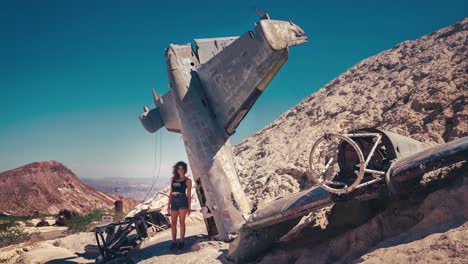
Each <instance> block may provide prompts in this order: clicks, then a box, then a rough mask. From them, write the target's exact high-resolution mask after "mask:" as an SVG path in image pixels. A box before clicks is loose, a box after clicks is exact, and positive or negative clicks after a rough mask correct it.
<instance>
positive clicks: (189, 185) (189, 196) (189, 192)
mask: <svg viewBox="0 0 468 264" xmlns="http://www.w3.org/2000/svg"><path fill="white" fill-rule="evenodd" d="M191 204H192V181H191V180H190V179H187V216H189V215H190V208H191V206H190V205H191Z"/></svg>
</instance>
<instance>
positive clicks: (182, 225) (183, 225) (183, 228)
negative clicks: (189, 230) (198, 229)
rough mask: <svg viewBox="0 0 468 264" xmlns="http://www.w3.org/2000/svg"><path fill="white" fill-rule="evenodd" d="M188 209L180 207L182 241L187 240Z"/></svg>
mask: <svg viewBox="0 0 468 264" xmlns="http://www.w3.org/2000/svg"><path fill="white" fill-rule="evenodd" d="M186 213H187V209H179V223H180V241H181V242H184V240H185V214H186Z"/></svg>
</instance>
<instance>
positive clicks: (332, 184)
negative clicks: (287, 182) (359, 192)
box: [309, 128, 429, 195]
mask: <svg viewBox="0 0 468 264" xmlns="http://www.w3.org/2000/svg"><path fill="white" fill-rule="evenodd" d="M428 148H429V146H427V145H426V144H424V143H422V142H419V141H416V140H414V139H411V138H408V137H405V136H401V135H398V134H395V133H392V132H389V131H385V130H379V129H372V128H371V129H360V130H355V131H351V132H350V133H348V134H342V135H340V134H333V133H329V134H325V135H324V136H323V137H321V138H320V139H319V140H317V142H316V143H315V144H314V146H313V147H312V150H311V152H310V156H309V167H310V172H309V177H310V178H311V179H312V180H313V181H315V182H316V183H317V184H318V185H320V186H321V187H322V188H324V189H326V190H327V191H329V192H331V193H334V194H337V195H342V194H348V193H350V192H352V191H353V190H356V189H367V188H372V187H374V186H376V185H378V186H384V184H383V183H384V182H385V175H386V173H387V171H388V169H389V168H390V166H391V165H392V163H394V162H395V161H397V160H399V159H401V158H403V157H406V156H408V155H412V154H415V153H418V152H420V151H423V150H426V149H428Z"/></svg>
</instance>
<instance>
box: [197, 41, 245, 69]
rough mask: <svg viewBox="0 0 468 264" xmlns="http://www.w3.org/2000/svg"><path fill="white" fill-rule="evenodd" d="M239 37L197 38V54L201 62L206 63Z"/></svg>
mask: <svg viewBox="0 0 468 264" xmlns="http://www.w3.org/2000/svg"><path fill="white" fill-rule="evenodd" d="M238 38H239V37H225V38H206V39H195V44H196V45H197V56H198V60H199V61H200V63H201V64H203V63H206V62H207V61H209V60H210V59H211V58H213V57H214V56H216V54H218V53H219V52H221V51H222V50H223V49H224V48H226V47H227V46H229V45H230V44H231V43H232V42H233V41H235V40H236V39H238Z"/></svg>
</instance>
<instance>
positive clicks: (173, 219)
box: [171, 211, 185, 242]
mask: <svg viewBox="0 0 468 264" xmlns="http://www.w3.org/2000/svg"><path fill="white" fill-rule="evenodd" d="M178 216H179V211H171V231H172V242H176V239H177V217H178ZM184 217H185V215H184Z"/></svg>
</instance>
